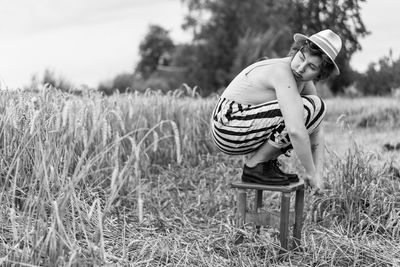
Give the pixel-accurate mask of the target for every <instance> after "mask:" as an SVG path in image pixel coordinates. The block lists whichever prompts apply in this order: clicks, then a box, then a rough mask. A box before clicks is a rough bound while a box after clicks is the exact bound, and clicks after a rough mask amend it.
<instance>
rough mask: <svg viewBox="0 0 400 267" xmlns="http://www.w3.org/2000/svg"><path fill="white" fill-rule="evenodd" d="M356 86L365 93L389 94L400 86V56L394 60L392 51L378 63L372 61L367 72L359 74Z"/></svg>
mask: <svg viewBox="0 0 400 267" xmlns="http://www.w3.org/2000/svg"><path fill="white" fill-rule="evenodd" d="M356 88H357V89H358V91H360V92H362V93H363V94H365V95H388V94H390V93H392V91H393V90H396V89H398V88H400V58H398V59H397V60H394V59H393V55H392V51H390V52H389V55H388V56H384V57H383V58H381V59H379V61H378V63H371V64H370V65H369V67H368V70H367V71H366V72H365V74H361V75H359V78H358V79H357V82H356Z"/></svg>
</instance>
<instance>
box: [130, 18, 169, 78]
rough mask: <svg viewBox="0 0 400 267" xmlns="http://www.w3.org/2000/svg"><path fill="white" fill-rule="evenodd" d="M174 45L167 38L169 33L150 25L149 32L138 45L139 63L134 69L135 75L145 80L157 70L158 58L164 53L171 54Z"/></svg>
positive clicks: (159, 27)
mask: <svg viewBox="0 0 400 267" xmlns="http://www.w3.org/2000/svg"><path fill="white" fill-rule="evenodd" d="M174 47H175V45H174V43H173V42H172V39H171V38H170V37H169V32H168V31H167V30H165V29H164V28H162V27H161V26H157V25H150V27H149V32H148V33H147V34H146V36H145V38H144V40H143V41H142V42H141V43H140V46H139V54H140V58H141V59H140V61H139V63H138V65H137V67H136V70H135V73H137V74H140V75H142V77H143V78H144V79H147V78H148V77H149V76H150V75H151V74H152V73H153V72H155V71H156V70H157V66H158V63H159V61H160V58H161V57H162V56H163V55H165V53H172V51H173V50H174Z"/></svg>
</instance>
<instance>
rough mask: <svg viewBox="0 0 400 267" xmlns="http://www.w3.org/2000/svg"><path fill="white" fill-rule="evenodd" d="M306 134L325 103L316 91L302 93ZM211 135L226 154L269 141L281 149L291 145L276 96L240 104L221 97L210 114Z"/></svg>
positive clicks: (319, 117) (321, 115) (316, 122)
mask: <svg viewBox="0 0 400 267" xmlns="http://www.w3.org/2000/svg"><path fill="white" fill-rule="evenodd" d="M301 98H302V100H303V106H304V122H305V126H306V128H307V131H308V134H311V133H313V132H314V131H315V129H316V128H317V127H318V126H319V124H320V123H321V121H322V120H323V118H324V116H325V111H326V109H325V103H324V102H323V101H322V100H321V98H319V97H318V96H315V95H303V96H301ZM211 131H212V137H213V140H214V142H215V144H216V145H217V147H218V148H219V149H220V150H221V151H222V152H224V153H226V154H229V155H245V154H248V153H251V152H254V151H256V150H257V149H258V148H259V147H260V146H261V145H262V144H264V143H265V142H268V143H269V144H271V145H272V146H274V147H276V148H279V149H281V150H282V152H283V153H286V152H287V151H289V150H290V149H292V148H293V147H292V145H291V143H290V139H289V134H288V132H287V129H286V127H285V121H284V120H283V116H282V113H281V110H280V109H279V104H278V101H277V100H274V101H270V102H267V103H262V104H258V105H243V104H239V103H237V102H235V101H232V100H228V99H225V98H220V99H219V101H218V103H217V105H216V107H215V108H214V111H213V113H212V118H211Z"/></svg>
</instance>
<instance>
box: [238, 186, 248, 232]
mask: <svg viewBox="0 0 400 267" xmlns="http://www.w3.org/2000/svg"><path fill="white" fill-rule="evenodd" d="M246 198H247V193H246V190H244V189H239V190H238V194H237V203H236V206H237V217H236V224H237V226H238V227H241V226H243V225H244V224H245V222H246Z"/></svg>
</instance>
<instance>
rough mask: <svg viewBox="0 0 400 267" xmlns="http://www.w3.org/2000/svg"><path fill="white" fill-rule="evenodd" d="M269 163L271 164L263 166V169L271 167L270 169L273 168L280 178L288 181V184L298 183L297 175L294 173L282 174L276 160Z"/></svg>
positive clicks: (279, 164)
mask: <svg viewBox="0 0 400 267" xmlns="http://www.w3.org/2000/svg"><path fill="white" fill-rule="evenodd" d="M269 162H271V163H270V165H264V166H265V167H267V166H268V167H272V168H274V169H275V171H276V172H277V173H279V174H281V175H282V176H285V177H287V178H288V179H289V182H290V183H297V182H298V181H300V180H299V176H297V174H294V173H285V172H283V171H282V170H281V169H280V168H279V167H280V166H281V163H280V162H279V161H278V160H277V159H275V160H270V161H269Z"/></svg>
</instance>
